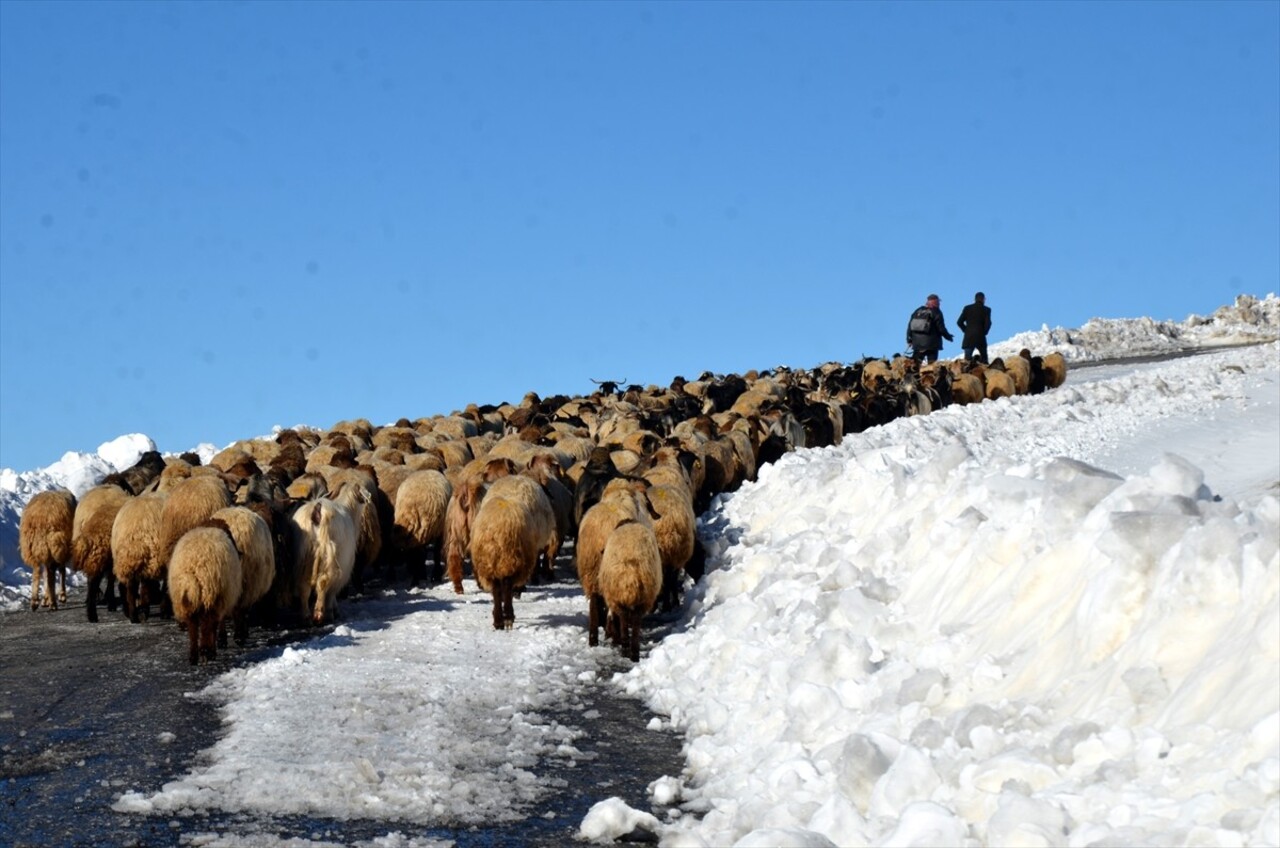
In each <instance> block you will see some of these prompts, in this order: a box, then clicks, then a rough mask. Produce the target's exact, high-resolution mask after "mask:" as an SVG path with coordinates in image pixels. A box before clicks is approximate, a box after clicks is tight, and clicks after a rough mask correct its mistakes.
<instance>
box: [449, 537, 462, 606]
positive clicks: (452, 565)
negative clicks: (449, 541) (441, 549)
mask: <svg viewBox="0 0 1280 848" xmlns="http://www.w3.org/2000/svg"><path fill="white" fill-rule="evenodd" d="M445 559H446V560H447V561H448V564H449V580H450V581H452V583H453V591H454V592H455V593H457V594H459V595H461V594H462V553H461V552H460V551H458V550H457V549H456V548H455V547H454V546H452V545H450V546H449V550H448V551H447V552H446V555H445Z"/></svg>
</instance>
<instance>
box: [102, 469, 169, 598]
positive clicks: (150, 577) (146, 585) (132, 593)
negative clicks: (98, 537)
mask: <svg viewBox="0 0 1280 848" xmlns="http://www.w3.org/2000/svg"><path fill="white" fill-rule="evenodd" d="M165 497H166V495H165V494H164V493H163V492H144V493H143V494H141V495H139V496H138V497H136V498H131V499H129V500H128V501H127V502H126V503H125V504H124V505H122V506H121V507H120V511H119V512H117V513H116V520H115V523H113V524H112V525H111V563H112V569H113V571H114V573H115V578H116V581H117V582H118V583H119V584H120V591H121V593H122V594H123V595H124V611H125V615H127V616H128V617H129V620H130V621H132V622H133V623H134V624H137V623H139V622H141V621H142V620H144V619H146V618H148V617H149V616H150V606H151V596H152V593H153V591H155V592H156V596H157V600H158V599H159V592H158V590H159V586H160V583H161V581H162V580H163V579H164V575H165V562H164V560H162V559H161V558H160V526H161V522H160V516H161V513H162V512H163V511H164V502H165Z"/></svg>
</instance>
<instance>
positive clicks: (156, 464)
mask: <svg viewBox="0 0 1280 848" xmlns="http://www.w3.org/2000/svg"><path fill="white" fill-rule="evenodd" d="M164 469H165V461H164V458H163V457H162V456H160V452H159V451H153V450H149V451H146V452H144V453H143V454H142V456H140V457H138V461H137V462H135V463H134V464H133V465H131V466H129V467H128V468H126V469H125V470H124V471H121V472H118V475H108V479H107V480H103V482H104V483H106V482H108V480H110V481H111V482H114V483H116V484H117V485H120V483H119V481H118V480H117V479H116V478H117V476H118V477H119V480H122V481H123V483H124V488H127V489H128V490H129V491H130V493H132V494H134V495H140V494H142V493H143V491H145V490H146V488H147V487H148V486H150V485H151V484H152V483H153V482H154V481H155V479H156V478H157V477H159V476H160V474H161V472H163V471H164Z"/></svg>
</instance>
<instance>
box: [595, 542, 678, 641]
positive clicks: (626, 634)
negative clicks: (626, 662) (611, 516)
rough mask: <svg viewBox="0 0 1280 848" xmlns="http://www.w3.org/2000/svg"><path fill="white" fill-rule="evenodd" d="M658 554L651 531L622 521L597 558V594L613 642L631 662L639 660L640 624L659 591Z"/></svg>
mask: <svg viewBox="0 0 1280 848" xmlns="http://www.w3.org/2000/svg"><path fill="white" fill-rule="evenodd" d="M662 579H663V578H662V555H661V553H660V552H659V550H658V540H657V538H656V537H655V536H654V532H653V528H652V527H649V526H648V525H645V524H641V523H638V522H635V521H627V522H624V523H622V524H620V525H618V527H617V528H616V529H615V530H614V531H613V532H612V533H610V534H609V540H608V542H606V543H605V546H604V553H603V555H602V556H601V558H600V593H601V595H602V596H603V597H604V603H605V607H606V608H607V609H608V611H609V617H610V619H611V630H612V633H613V635H614V637H615V638H614V642H615V644H617V645H618V646H619V647H620V648H621V649H622V651H623V653H625V654H626V655H627V656H628V657H630V658H631V661H632V662H636V661H638V660H639V659H640V623H641V621H642V620H643V619H644V617H645V616H646V615H648V614H649V613H650V612H651V611H652V610H653V605H654V603H656V602H657V600H658V593H659V592H660V591H661V589H662Z"/></svg>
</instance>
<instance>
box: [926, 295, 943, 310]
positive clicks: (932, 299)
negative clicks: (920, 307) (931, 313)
mask: <svg viewBox="0 0 1280 848" xmlns="http://www.w3.org/2000/svg"><path fill="white" fill-rule="evenodd" d="M940 303H942V301H941V300H939V299H938V296H937V295H936V294H931V295H929V296H928V297H926V298H925V299H924V305H925V306H927V307H929V308H930V309H932V308H934V307H935V306H937V305H938V304H940Z"/></svg>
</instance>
